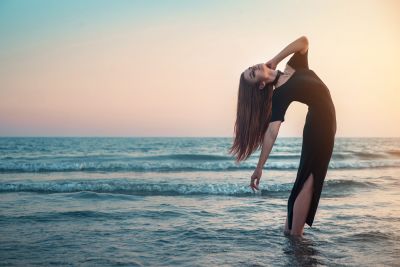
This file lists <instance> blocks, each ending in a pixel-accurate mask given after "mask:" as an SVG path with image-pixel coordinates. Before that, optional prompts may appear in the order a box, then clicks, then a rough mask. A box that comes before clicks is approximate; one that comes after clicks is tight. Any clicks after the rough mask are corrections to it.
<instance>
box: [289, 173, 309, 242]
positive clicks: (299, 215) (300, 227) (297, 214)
mask: <svg viewBox="0 0 400 267" xmlns="http://www.w3.org/2000/svg"><path fill="white" fill-rule="evenodd" d="M313 183H314V176H313V174H312V173H311V174H310V176H308V177H307V180H306V182H305V183H304V185H303V188H302V189H301V191H300V193H299V195H298V196H297V198H296V200H295V202H294V206H293V221H292V229H291V231H290V234H291V235H296V236H301V235H302V234H303V231H304V224H305V223H306V219H307V215H308V211H309V209H310V204H311V198H312V194H313Z"/></svg>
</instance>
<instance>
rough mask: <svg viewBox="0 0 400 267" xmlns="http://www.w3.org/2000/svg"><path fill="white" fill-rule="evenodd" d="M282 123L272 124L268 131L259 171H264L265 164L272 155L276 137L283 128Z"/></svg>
mask: <svg viewBox="0 0 400 267" xmlns="http://www.w3.org/2000/svg"><path fill="white" fill-rule="evenodd" d="M281 123H282V122H281V121H274V122H271V123H270V124H269V126H268V129H267V131H266V132H265V135H264V140H263V145H262V149H261V154H260V158H259V160H258V164H257V169H262V168H263V167H264V164H265V162H266V161H267V159H268V156H269V154H270V153H271V150H272V147H273V146H274V143H275V140H276V137H277V136H278V132H279V128H280V126H281Z"/></svg>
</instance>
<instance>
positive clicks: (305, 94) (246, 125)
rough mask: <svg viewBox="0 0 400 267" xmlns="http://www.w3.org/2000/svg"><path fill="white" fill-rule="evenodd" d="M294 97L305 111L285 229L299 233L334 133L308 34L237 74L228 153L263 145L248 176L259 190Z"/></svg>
mask: <svg viewBox="0 0 400 267" xmlns="http://www.w3.org/2000/svg"><path fill="white" fill-rule="evenodd" d="M292 53H294V54H293V55H292V56H291V58H290V59H289V61H288V62H287V64H286V67H285V70H284V71H283V72H281V71H280V70H276V66H277V65H278V63H279V62H280V61H281V60H283V59H284V58H286V57H287V56H288V55H290V54H292ZM292 101H298V102H301V103H304V104H306V105H307V106H308V113H307V116H306V120H305V125H304V129H303V143H302V151H301V157H300V164H299V169H298V171H297V177H296V180H295V183H294V185H293V188H292V191H291V193H290V197H289V200H288V208H287V217H286V223H285V228H284V233H285V234H291V235H294V236H301V235H302V234H303V232H304V225H305V223H307V224H308V225H309V226H310V227H311V226H312V223H313V221H314V216H315V213H316V211H317V207H318V202H319V199H320V195H321V191H322V186H323V183H324V179H325V176H326V173H327V169H328V164H329V161H330V158H331V155H332V151H333V147H334V138H335V134H336V113H335V107H334V105H333V102H332V99H331V95H330V92H329V89H328V88H327V86H326V85H325V84H324V83H323V82H322V80H321V79H320V78H319V77H318V76H317V74H315V72H314V71H313V70H311V69H309V68H308V39H307V37H305V36H301V37H300V38H298V39H296V40H295V41H293V42H292V43H290V44H289V45H287V46H286V47H285V48H284V49H283V50H282V51H281V52H279V53H278V54H277V55H276V56H275V57H273V58H272V59H271V60H269V61H268V62H267V63H266V64H263V63H261V64H257V65H254V66H252V67H249V68H248V69H246V70H245V71H244V72H243V73H242V74H241V75H240V83H239V93H238V104H237V118H236V123H235V127H234V131H235V139H234V143H233V145H232V147H231V148H230V150H229V153H231V154H234V155H236V162H237V163H238V162H239V161H241V160H246V159H247V158H248V157H249V156H250V155H251V153H253V152H254V151H255V150H256V149H258V148H260V147H261V146H262V151H261V154H260V158H259V161H258V164H257V167H256V169H255V170H254V173H253V175H252V176H251V181H250V186H251V188H252V190H253V191H254V189H257V190H258V189H259V188H258V185H259V183H260V178H261V175H262V169H263V166H264V163H265V162H266V160H267V158H268V156H269V153H270V152H271V149H272V146H273V145H274V143H275V140H276V137H277V135H278V132H279V128H280V125H281V123H282V122H283V121H284V120H285V118H284V116H285V113H286V110H287V108H288V106H289V105H290V103H291V102H292Z"/></svg>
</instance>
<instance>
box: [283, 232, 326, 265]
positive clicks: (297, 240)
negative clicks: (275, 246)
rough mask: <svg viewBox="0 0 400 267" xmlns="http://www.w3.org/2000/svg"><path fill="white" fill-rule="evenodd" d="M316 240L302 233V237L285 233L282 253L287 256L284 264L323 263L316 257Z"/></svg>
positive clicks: (317, 254) (317, 253)
mask: <svg viewBox="0 0 400 267" xmlns="http://www.w3.org/2000/svg"><path fill="white" fill-rule="evenodd" d="M316 245H317V244H316V242H314V241H313V240H312V239H311V238H309V237H307V236H306V235H303V236H302V237H297V236H291V235H286V242H284V245H283V253H284V255H286V257H287V262H286V264H285V266H317V265H321V264H323V263H322V262H321V261H320V260H318V259H317V257H318V256H319V254H320V253H319V251H318V250H317V248H316V247H317V246H316Z"/></svg>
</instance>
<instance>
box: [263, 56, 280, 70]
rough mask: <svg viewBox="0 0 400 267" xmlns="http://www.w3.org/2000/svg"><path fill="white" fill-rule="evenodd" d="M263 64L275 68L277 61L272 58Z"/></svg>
mask: <svg viewBox="0 0 400 267" xmlns="http://www.w3.org/2000/svg"><path fill="white" fill-rule="evenodd" d="M265 65H267V67H268V68H270V69H273V70H275V69H276V66H278V62H277V61H276V60H275V59H274V58H273V59H270V60H269V61H268V62H267V63H265Z"/></svg>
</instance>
